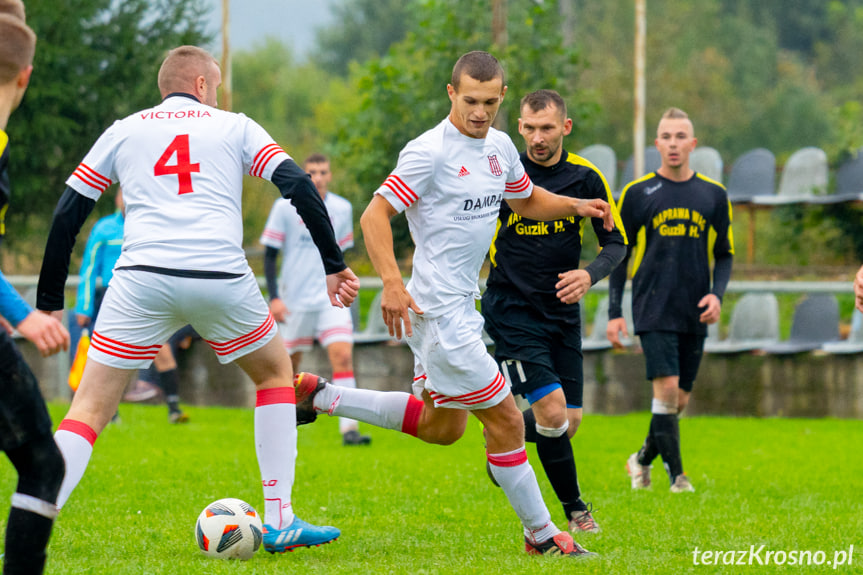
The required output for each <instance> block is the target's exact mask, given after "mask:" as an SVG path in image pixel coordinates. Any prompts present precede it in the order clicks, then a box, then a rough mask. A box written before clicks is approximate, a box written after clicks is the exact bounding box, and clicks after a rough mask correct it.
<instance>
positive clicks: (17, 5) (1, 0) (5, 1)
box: [0, 0, 26, 22]
mask: <svg viewBox="0 0 863 575" xmlns="http://www.w3.org/2000/svg"><path fill="white" fill-rule="evenodd" d="M0 14H9V15H11V16H15V17H16V18H20V19H21V21H22V22H23V21H25V20H26V15H25V12H24V3H23V2H21V0H0Z"/></svg>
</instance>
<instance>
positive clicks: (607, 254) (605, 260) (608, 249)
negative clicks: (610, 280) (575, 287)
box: [584, 242, 626, 285]
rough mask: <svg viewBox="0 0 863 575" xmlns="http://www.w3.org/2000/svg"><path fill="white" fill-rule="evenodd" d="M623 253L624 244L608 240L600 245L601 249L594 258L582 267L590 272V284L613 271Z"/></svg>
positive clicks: (624, 253) (624, 251)
mask: <svg viewBox="0 0 863 575" xmlns="http://www.w3.org/2000/svg"><path fill="white" fill-rule="evenodd" d="M625 255H626V244H622V243H617V242H609V243H607V244H606V245H604V246H602V251H601V252H599V254H598V255H597V256H596V259H595V260H593V261H592V262H590V263H589V264H588V265H587V267H585V268H584V269H585V271H586V272H587V273H589V274H590V284H591V285H594V284H595V283H596V282H598V281H599V280H601V279H602V278H604V277H605V276H607V275H608V274H610V273H611V272H612V271H614V269H615V268H616V267H617V264H619V263H620V262H621V260H622V259H623V256H625Z"/></svg>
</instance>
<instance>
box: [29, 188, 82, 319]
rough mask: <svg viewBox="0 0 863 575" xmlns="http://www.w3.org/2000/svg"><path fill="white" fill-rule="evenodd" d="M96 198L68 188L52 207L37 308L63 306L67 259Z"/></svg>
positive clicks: (58, 307)
mask: <svg viewBox="0 0 863 575" xmlns="http://www.w3.org/2000/svg"><path fill="white" fill-rule="evenodd" d="M95 205H96V201H95V200H92V199H90V198H88V197H86V196H83V195H81V194H79V193H78V192H76V191H75V190H74V189H72V188H70V187H67V188H66V190H65V191H64V192H63V195H62V196H61V197H60V201H59V202H58V203H57V207H56V208H55V210H54V219H53V221H52V222H51V231H50V232H48V242H47V244H46V245H45V256H44V258H43V259H42V271H41V272H40V273H39V285H38V287H37V288H36V307H37V308H38V309H40V310H43V311H56V310H62V309H63V303H64V293H63V292H64V290H65V287H66V278H67V277H68V276H69V258H70V257H71V255H72V248H74V247H75V238H76V237H77V236H78V232H79V231H81V226H82V225H83V224H84V221H86V219H87V216H89V215H90V212H92V211H93V206H95Z"/></svg>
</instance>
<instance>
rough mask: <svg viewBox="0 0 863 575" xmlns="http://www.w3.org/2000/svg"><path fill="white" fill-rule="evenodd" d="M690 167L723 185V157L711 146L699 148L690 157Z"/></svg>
mask: <svg viewBox="0 0 863 575" xmlns="http://www.w3.org/2000/svg"><path fill="white" fill-rule="evenodd" d="M689 167H690V168H692V169H693V170H695V171H696V172H698V173H699V174H702V175H704V176H707V177H708V178H710V179H711V180H713V181H715V182H719V183H720V184H721V183H722V170H723V168H724V164H723V163H722V156H720V155H719V152H717V151H716V149H714V148H711V147H710V146H698V147H696V148H695V149H694V150H692V153H691V154H690V155H689Z"/></svg>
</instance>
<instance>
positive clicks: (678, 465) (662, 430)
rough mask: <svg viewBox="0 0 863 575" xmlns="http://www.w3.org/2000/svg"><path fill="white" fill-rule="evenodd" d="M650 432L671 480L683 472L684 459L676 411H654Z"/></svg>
mask: <svg viewBox="0 0 863 575" xmlns="http://www.w3.org/2000/svg"><path fill="white" fill-rule="evenodd" d="M650 432H651V435H652V436H653V441H654V442H655V443H656V448H657V449H658V450H659V453H660V455H662V461H663V462H664V463H665V468H666V470H667V471H668V478H669V481H671V482H672V483H673V482H674V478H675V477H677V476H678V475H680V474H681V473H683V460H682V458H681V457H680V424H679V422H678V419H677V414H676V413H671V414H665V413H654V414H653V419H652V420H651V421H650Z"/></svg>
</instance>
